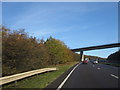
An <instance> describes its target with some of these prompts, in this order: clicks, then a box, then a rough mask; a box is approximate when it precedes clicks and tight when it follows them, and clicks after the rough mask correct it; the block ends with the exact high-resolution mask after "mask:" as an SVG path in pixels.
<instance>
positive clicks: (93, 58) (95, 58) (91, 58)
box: [84, 55, 106, 60]
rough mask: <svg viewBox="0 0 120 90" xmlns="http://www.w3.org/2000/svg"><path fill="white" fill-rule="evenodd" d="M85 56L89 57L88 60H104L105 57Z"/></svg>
mask: <svg viewBox="0 0 120 90" xmlns="http://www.w3.org/2000/svg"><path fill="white" fill-rule="evenodd" d="M84 57H85V58H89V60H106V58H102V57H98V56H91V55H85V56H84Z"/></svg>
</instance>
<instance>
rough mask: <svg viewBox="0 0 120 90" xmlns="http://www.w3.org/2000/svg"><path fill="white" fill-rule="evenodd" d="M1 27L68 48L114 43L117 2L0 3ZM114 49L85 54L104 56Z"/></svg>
mask: <svg viewBox="0 0 120 90" xmlns="http://www.w3.org/2000/svg"><path fill="white" fill-rule="evenodd" d="M2 24H3V25H5V26H6V27H8V28H10V29H13V30H18V29H25V31H26V32H29V35H32V36H35V37H37V38H40V39H41V38H43V39H45V40H46V39H47V38H49V37H50V36H52V37H54V38H56V39H59V40H61V41H63V42H64V43H65V44H66V45H67V46H68V47H69V48H70V49H75V48H83V47H89V46H96V45H104V44H111V43H117V42H118V3H117V2H3V3H2ZM117 50H118V48H111V49H103V50H92V51H86V52H84V54H87V55H94V56H100V57H105V58H106V57H107V56H108V55H109V54H111V53H114V52H115V51H117Z"/></svg>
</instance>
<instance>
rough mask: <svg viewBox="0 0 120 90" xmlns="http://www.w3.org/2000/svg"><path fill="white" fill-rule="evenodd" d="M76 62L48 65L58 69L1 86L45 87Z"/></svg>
mask: <svg viewBox="0 0 120 90" xmlns="http://www.w3.org/2000/svg"><path fill="white" fill-rule="evenodd" d="M76 63H78V62H71V63H67V64H61V65H56V66H49V67H56V68H58V69H59V70H57V71H54V72H48V73H43V74H39V75H36V76H32V77H29V78H26V79H23V80H20V81H17V83H15V82H14V83H11V84H8V85H5V86H3V87H2V88H3V89H4V88H45V87H46V86H47V85H48V84H50V83H51V82H52V81H54V80H55V79H56V78H58V77H59V76H60V75H61V74H63V73H64V72H65V71H66V70H68V69H69V68H70V67H71V66H73V65H74V64H76Z"/></svg>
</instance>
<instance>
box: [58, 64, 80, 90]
mask: <svg viewBox="0 0 120 90" xmlns="http://www.w3.org/2000/svg"><path fill="white" fill-rule="evenodd" d="M79 64H80V63H79ZM79 64H78V65H79ZM78 65H76V66H75V67H74V68H73V70H72V71H71V72H70V73H69V74H68V76H67V77H66V78H65V79H64V81H63V82H62V83H61V84H60V85H59V87H58V88H57V89H56V90H60V89H61V88H62V87H63V85H64V84H65V82H66V81H67V79H68V78H69V77H70V75H71V74H72V73H73V71H74V70H75V69H76V68H77V66H78Z"/></svg>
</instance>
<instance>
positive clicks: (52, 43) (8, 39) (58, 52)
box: [1, 27, 79, 76]
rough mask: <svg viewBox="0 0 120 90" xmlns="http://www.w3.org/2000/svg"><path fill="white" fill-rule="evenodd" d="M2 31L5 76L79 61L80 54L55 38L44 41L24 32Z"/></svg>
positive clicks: (3, 73)
mask: <svg viewBox="0 0 120 90" xmlns="http://www.w3.org/2000/svg"><path fill="white" fill-rule="evenodd" d="M1 31H2V75H3V76H6V75H11V74H16V73H20V72H25V71H29V70H35V69H40V68H44V67H47V66H49V65H57V64H64V63H67V62H72V61H77V60H79V55H78V54H76V53H74V52H72V51H70V50H69V48H68V47H67V46H66V45H65V44H64V43H63V42H62V41H60V40H57V39H55V38H52V37H49V38H48V39H47V40H46V41H44V40H43V39H36V37H33V36H29V35H28V33H26V32H25V31H24V30H17V31H13V30H10V29H7V28H5V27H2V28H1Z"/></svg>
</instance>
